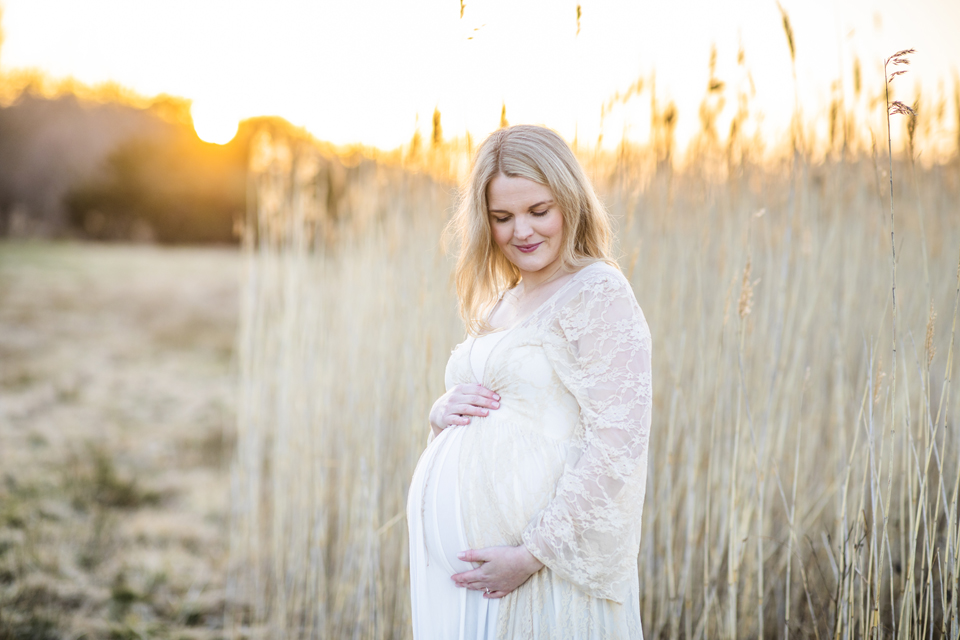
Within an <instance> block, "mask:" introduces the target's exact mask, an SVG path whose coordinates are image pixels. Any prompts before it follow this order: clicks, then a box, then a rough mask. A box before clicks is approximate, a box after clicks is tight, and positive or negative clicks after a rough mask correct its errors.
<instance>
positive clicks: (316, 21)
mask: <svg viewBox="0 0 960 640" xmlns="http://www.w3.org/2000/svg"><path fill="white" fill-rule="evenodd" d="M781 2H782V6H783V9H784V10H785V11H786V13H787V14H788V15H789V18H790V21H791V23H792V27H793V31H794V35H795V42H796V63H797V83H798V84H797V86H798V88H799V93H800V96H801V100H800V103H801V108H802V110H803V112H804V113H805V114H807V115H808V116H810V115H813V116H815V115H816V114H818V113H824V112H825V111H826V109H827V108H828V104H829V100H830V96H831V91H839V90H843V91H845V92H846V94H847V97H848V98H850V97H851V94H852V91H853V90H852V69H853V60H854V58H855V57H856V58H859V59H860V61H861V64H862V69H863V78H864V85H865V87H867V88H868V89H869V90H870V91H871V92H873V93H876V92H879V91H880V90H881V89H882V87H883V71H882V61H883V58H884V57H885V56H889V55H890V54H892V53H893V52H895V51H897V50H899V49H904V48H909V47H912V48H916V49H917V53H916V55H914V56H913V64H912V66H911V70H910V74H908V75H906V76H902V77H900V78H897V81H896V83H895V86H896V89H897V92H898V97H900V98H901V99H904V101H909V102H912V99H911V96H912V95H913V93H914V92H915V90H916V87H917V84H918V83H919V84H920V86H921V87H922V91H923V95H925V96H927V97H928V98H932V97H933V96H934V95H935V94H936V90H937V87H938V83H940V84H941V85H942V84H943V83H944V82H946V85H943V87H944V88H945V89H946V90H947V91H952V86H953V85H952V83H953V77H954V75H955V74H956V73H958V72H960V38H958V37H956V34H957V33H960V0H915V1H914V2H911V3H905V2H901V1H898V0H872V1H868V0H803V1H800V0H781ZM578 5H579V7H580V20H579V24H578V20H577V7H578ZM0 6H2V7H3V17H2V28H3V31H4V35H5V40H4V42H3V45H2V49H0V70H5V69H6V70H9V69H13V68H27V67H29V68H39V69H41V70H44V71H45V72H47V73H49V74H50V75H52V76H54V77H65V76H72V77H75V78H76V79H78V80H80V81H82V82H85V83H91V84H94V83H98V82H102V81H107V80H111V81H116V82H119V83H121V84H123V85H126V86H129V87H130V88H132V89H134V90H136V91H137V92H139V93H141V94H145V95H155V94H159V93H168V94H173V95H179V96H183V97H185V98H188V99H191V100H192V101H193V116H194V121H195V124H196V128H197V130H198V133H199V134H200V135H201V137H202V138H204V139H207V140H209V141H215V142H225V141H226V140H228V139H229V137H230V136H232V133H233V132H234V131H235V130H236V125H237V123H238V121H239V120H241V119H243V118H247V117H252V116H258V115H279V116H282V117H284V118H286V119H287V120H289V121H290V122H292V123H293V124H295V125H298V126H303V127H305V128H307V129H308V130H309V131H310V132H311V133H313V134H314V135H315V136H317V137H318V138H320V139H323V140H327V141H330V142H333V143H336V144H349V143H362V144H367V145H372V146H377V147H380V148H383V149H390V148H395V147H397V146H399V145H401V144H403V143H405V142H407V141H409V139H410V138H411V136H412V134H413V132H414V131H415V130H416V129H417V128H418V127H419V128H420V130H421V131H422V132H423V133H424V135H429V129H430V123H431V118H432V114H433V112H434V109H438V110H439V111H440V112H441V115H442V126H443V130H444V133H445V135H447V136H461V135H463V134H465V133H466V132H467V131H470V132H471V134H472V135H473V136H474V137H477V136H483V135H485V134H486V133H488V132H490V131H491V130H493V129H495V128H497V126H498V125H499V122H500V111H501V107H502V106H503V105H506V110H507V119H508V120H509V121H510V122H511V123H512V124H513V123H520V122H527V123H535V124H545V125H547V126H550V127H553V128H554V129H556V130H558V131H559V132H560V133H561V134H563V135H564V136H565V137H567V138H568V139H573V138H574V137H575V136H576V137H577V138H579V139H581V140H590V141H595V140H597V138H598V137H599V136H600V134H601V133H602V134H603V136H604V140H605V144H616V142H618V141H619V140H620V139H621V137H622V136H626V137H627V138H629V139H632V140H636V141H643V140H645V139H646V137H647V136H648V135H649V117H650V108H649V105H650V88H651V86H652V85H653V82H652V81H653V79H654V78H655V87H656V95H657V98H658V100H660V101H661V103H665V102H666V101H667V100H672V101H673V102H675V104H676V105H677V108H678V111H679V120H678V127H677V136H678V139H679V140H680V141H681V142H682V141H684V140H688V139H689V137H690V136H692V135H693V133H694V132H695V131H696V130H697V129H698V127H699V120H698V116H697V110H698V106H699V104H700V101H701V100H702V98H703V95H704V92H705V89H706V87H707V83H708V80H709V71H708V61H709V59H710V51H711V48H712V47H716V50H717V69H716V76H717V78H718V79H720V80H723V81H724V82H725V83H726V86H727V88H728V95H727V101H728V104H729V103H731V102H733V101H735V97H734V96H733V94H732V92H733V91H736V90H738V89H743V90H745V91H747V90H749V88H750V87H751V81H752V87H753V88H754V91H755V93H754V94H753V96H752V98H751V104H752V108H753V109H754V110H755V111H756V112H757V113H759V114H760V115H761V117H762V130H763V133H764V135H766V136H768V137H775V136H778V135H783V132H784V131H785V130H786V128H787V126H788V123H789V120H790V116H791V113H792V109H793V105H794V84H793V79H792V74H791V60H790V53H789V49H788V46H787V42H786V38H785V37H784V31H783V27H782V22H781V14H780V9H779V8H778V5H777V2H776V0H736V1H733V0H730V1H721V0H673V1H672V2H663V1H659V2H650V1H648V0H580V2H579V3H578V2H576V1H568V0H465V4H464V5H463V6H462V10H463V15H462V17H461V3H460V0H418V1H406V2H405V1H402V0H386V1H376V0H367V1H364V2H352V1H347V0H269V1H267V0H256V1H254V0H84V2H77V1H76V0H0ZM578 27H579V33H578ZM741 49H742V50H743V52H744V57H745V64H744V65H743V66H742V67H740V66H738V63H737V58H738V51H740V50H741ZM748 73H749V76H748ZM638 78H643V79H644V81H645V83H644V88H645V90H644V92H642V93H641V94H640V96H639V97H636V98H634V99H632V100H629V101H627V102H626V103H624V104H615V105H614V106H613V108H612V109H610V110H609V112H608V113H607V114H606V116H605V117H604V118H601V107H602V106H603V105H604V104H606V103H608V102H609V101H610V99H611V98H612V97H613V96H614V95H616V94H617V92H620V93H621V94H622V93H624V92H626V90H627V89H628V88H629V87H630V86H631V85H633V84H634V82H635V81H636V80H637V79H638ZM838 79H839V80H840V81H841V83H840V85H838V86H837V87H835V88H831V87H832V85H833V84H834V83H835V82H836V81H837V80H838ZM727 111H728V112H729V111H731V109H730V108H729V107H728V109H727ZM877 118H878V119H879V118H880V115H879V112H878V115H877Z"/></svg>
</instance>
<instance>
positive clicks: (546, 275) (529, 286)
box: [520, 258, 563, 294]
mask: <svg viewBox="0 0 960 640" xmlns="http://www.w3.org/2000/svg"><path fill="white" fill-rule="evenodd" d="M562 272H563V260H560V259H559V258H558V259H557V260H556V262H555V263H554V264H551V265H547V266H546V267H544V268H543V269H540V270H539V271H534V272H532V273H531V272H526V271H521V272H520V278H521V280H522V282H523V292H524V294H528V293H530V292H531V291H535V290H536V289H539V288H540V287H542V286H543V285H545V284H547V283H548V282H550V281H551V280H554V279H555V278H556V277H557V276H559V275H560V274H561V273H562Z"/></svg>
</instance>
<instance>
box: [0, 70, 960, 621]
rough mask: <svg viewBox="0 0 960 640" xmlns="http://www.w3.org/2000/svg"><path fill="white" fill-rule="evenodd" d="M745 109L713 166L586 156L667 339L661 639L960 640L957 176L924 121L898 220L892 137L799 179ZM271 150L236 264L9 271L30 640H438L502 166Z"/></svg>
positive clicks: (823, 148) (955, 160) (649, 511)
mask: <svg viewBox="0 0 960 640" xmlns="http://www.w3.org/2000/svg"><path fill="white" fill-rule="evenodd" d="M721 109H722V104H721V103H720V101H719V98H718V96H717V95H714V90H713V89H712V88H711V90H710V92H708V95H707V97H706V98H705V102H704V107H702V108H701V113H700V116H701V119H702V121H703V124H704V130H703V132H702V135H701V137H700V138H698V139H697V140H695V141H694V143H693V145H692V146H691V148H690V149H689V150H688V151H687V153H686V154H685V156H684V158H682V159H678V158H677V157H675V155H676V151H675V150H674V149H673V143H672V129H671V126H672V125H671V122H675V118H676V112H675V111H671V108H668V107H664V106H663V105H661V106H660V107H657V106H656V105H654V108H653V112H654V122H653V124H652V130H653V133H654V135H653V136H652V141H651V143H650V145H648V146H640V145H635V144H630V143H628V142H626V141H625V142H624V143H622V144H621V145H620V146H619V147H618V148H617V150H616V151H603V150H596V149H593V148H592V147H588V146H585V145H582V144H578V145H577V152H578V154H579V156H580V157H581V160H582V161H583V163H584V165H585V166H586V167H587V170H588V173H589V174H590V175H591V176H592V177H593V179H594V181H595V183H596V185H597V188H598V191H599V193H600V195H601V197H602V199H603V200H604V201H605V203H606V204H607V206H608V207H609V209H610V211H611V213H612V214H613V216H614V218H615V220H616V226H617V242H618V249H617V251H618V258H619V261H620V264H621V267H622V269H623V271H624V273H625V274H626V275H627V277H628V278H629V280H630V281H631V283H632V284H633V286H634V290H635V292H636V295H637V299H638V300H639V302H640V305H641V307H642V308H643V310H644V313H645V315H646V318H647V320H648V322H649V325H650V327H651V330H652V333H653V344H654V390H655V398H654V418H653V430H652V435H651V444H650V447H651V449H650V458H649V459H650V467H649V476H648V480H647V498H646V505H645V510H644V516H643V521H642V525H641V526H642V532H643V534H642V547H641V556H640V573H641V575H640V581H641V587H642V593H643V596H642V602H641V611H642V614H643V617H644V625H645V635H646V637H648V638H661V637H662V638H680V637H683V638H730V637H744V638H751V637H765V638H766V637H769V638H786V637H790V636H793V637H819V638H828V637H833V638H861V637H862V638H866V637H871V638H874V637H877V638H879V637H884V638H893V637H896V638H912V637H921V636H923V637H956V636H957V635H958V634H960V602H958V600H957V590H958V588H960V550H958V536H960V515H958V495H960V435H958V433H957V429H958V426H960V423H958V418H957V416H958V412H960V395H958V393H957V390H956V389H954V386H955V385H954V383H953V381H952V376H953V371H954V365H953V358H954V356H955V353H956V351H957V347H956V346H955V344H954V339H955V333H956V331H955V329H956V319H957V303H958V294H960V210H958V205H957V203H958V202H960V154H956V153H955V154H953V155H949V156H943V157H937V158H931V159H929V160H925V161H924V162H914V161H913V160H912V159H913V158H916V157H917V155H918V152H919V151H920V150H921V149H922V145H923V144H926V142H925V141H927V140H930V139H932V138H931V136H932V137H936V136H937V135H940V134H937V131H940V130H941V129H939V128H938V127H941V128H942V127H944V126H946V125H945V124H944V123H943V122H941V121H939V120H938V121H937V122H934V123H932V124H931V121H924V120H921V121H920V123H921V126H920V127H919V128H916V127H915V129H914V131H913V132H912V133H910V138H909V143H908V144H905V145H904V146H905V149H906V150H905V151H902V152H901V151H897V152H896V154H895V157H894V159H893V162H892V168H893V192H894V199H893V204H892V209H891V203H890V201H889V189H890V185H889V180H890V170H889V165H888V159H887V157H886V156H885V154H884V152H883V145H882V144H881V143H879V142H875V143H871V142H869V141H870V136H868V135H866V134H865V133H864V130H863V129H862V126H861V130H860V132H859V133H857V130H856V126H857V125H856V123H854V122H852V121H849V122H848V121H847V120H843V119H841V120H842V122H841V121H839V120H836V119H834V120H831V123H832V124H831V126H830V131H831V134H830V137H829V143H826V142H825V143H823V144H821V145H820V146H819V147H817V149H816V150H814V149H813V146H814V145H813V144H812V143H806V144H805V143H804V142H803V140H804V139H806V140H811V139H812V134H811V133H810V132H806V133H804V132H801V131H800V130H799V128H798V129H797V131H795V132H794V138H793V142H792V144H790V143H785V144H783V145H782V146H783V147H784V148H786V149H788V150H787V151H786V152H781V153H770V152H769V151H764V149H763V148H762V145H761V144H760V143H759V142H758V141H757V140H755V139H752V138H749V137H747V136H746V134H743V133H742V132H743V131H744V130H745V129H737V128H735V127H731V133H730V134H729V136H726V137H724V136H720V135H719V134H718V133H717V130H716V122H715V120H716V116H717V114H718V113H719V112H720V110H721ZM671 113H672V115H670V114H671ZM711 114H712V115H711ZM834 115H836V114H834ZM744 117H745V116H744ZM832 117H833V116H832ZM438 120H439V116H438ZM735 122H736V120H735ZM744 123H746V120H744V121H743V122H741V124H744ZM838 123H839V124H838ZM834 124H838V126H839V129H837V131H841V133H835V131H834V127H833V125H834ZM914 124H915V125H916V122H915V121H914ZM895 126H896V127H897V132H898V134H899V133H900V132H901V127H902V126H903V124H902V123H901V122H900V121H895ZM738 131H740V132H741V133H737V132H738ZM917 131H919V132H920V134H917ZM923 131H927V133H926V134H923ZM931 132H932V133H931ZM438 133H439V129H438ZM915 134H916V135H917V137H916V138H914V135H915ZM921 134H922V135H921ZM272 135H273V137H270V135H268V134H264V135H262V136H260V137H259V138H255V139H254V142H252V143H251V148H252V150H253V151H252V154H253V155H252V157H251V161H250V172H249V180H248V188H247V216H246V221H245V223H244V224H243V225H241V229H240V230H241V232H242V236H243V240H242V248H241V249H240V250H239V251H236V250H231V249H170V248H166V249H161V248H158V247H153V246H149V245H101V244H76V243H16V242H5V243H3V244H0V470H2V476H3V477H2V484H0V640H7V639H8V638H59V637H69V638H101V637H109V638H141V637H160V638H181V637H182V638H194V637H196V638H207V637H210V638H219V637H235V638H270V639H272V638H409V637H410V636H411V631H410V624H409V603H408V584H407V581H408V572H407V555H406V554H407V552H406V546H407V536H406V523H405V521H404V505H405V499H406V490H407V487H408V484H409V479H410V476H411V473H412V471H413V468H414V466H415V464H416V461H417V459H418V456H419V455H420V452H421V451H422V449H423V447H424V445H425V442H426V436H427V430H428V425H427V420H426V416H427V412H428V409H429V407H430V405H431V404H432V402H433V400H434V399H435V398H436V397H437V396H438V395H439V394H440V393H441V392H442V389H443V370H444V366H445V363H446V360H447V356H448V354H449V352H450V350H451V349H452V348H453V347H454V346H455V345H456V344H457V343H458V342H460V341H461V340H462V339H463V338H464V331H463V327H462V324H461V323H460V321H459V319H458V317H457V313H456V299H455V293H454V291H453V288H452V277H451V269H452V264H453V261H452V258H451V256H450V254H449V253H448V252H445V251H444V250H443V248H442V246H441V237H442V231H443V227H444V224H445V223H446V221H447V220H448V219H449V216H450V214H451V212H452V208H453V207H454V206H455V202H456V188H457V179H458V176H461V175H462V174H463V170H464V167H465V166H466V165H467V163H468V161H469V153H470V149H471V147H472V146H473V144H474V143H473V141H471V140H469V139H468V140H460V141H454V142H451V141H446V142H445V141H444V140H443V137H442V134H441V135H437V136H436V138H435V139H434V140H431V141H423V140H420V139H419V138H415V139H414V140H413V141H412V142H411V144H410V145H409V147H408V148H406V149H404V150H402V151H400V152H396V153H393V154H389V155H380V156H376V154H369V153H366V154H365V152H361V151H357V150H353V151H349V152H344V151H342V150H341V153H339V154H338V153H334V152H332V151H331V150H330V149H329V148H321V147H319V146H317V145H316V144H314V143H312V142H309V141H305V140H302V139H299V138H297V137H296V136H290V135H286V134H282V133H280V132H278V131H277V130H273V134H272ZM924 136H926V137H924ZM941 137H942V136H941ZM873 139H874V140H879V139H880V135H879V134H874V136H873ZM915 145H916V146H915ZM894 249H895V252H896V264H895V266H894V261H893V257H892V256H893V252H894ZM894 281H895V282H896V286H895V300H896V303H895V304H894V295H893V294H894Z"/></svg>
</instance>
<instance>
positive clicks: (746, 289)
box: [738, 257, 756, 320]
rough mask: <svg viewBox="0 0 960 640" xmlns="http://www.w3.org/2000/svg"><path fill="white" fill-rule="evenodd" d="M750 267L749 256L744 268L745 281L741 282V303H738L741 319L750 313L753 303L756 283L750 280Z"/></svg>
mask: <svg viewBox="0 0 960 640" xmlns="http://www.w3.org/2000/svg"><path fill="white" fill-rule="evenodd" d="M750 269H751V263H750V258H749V257H748V258H747V266H746V267H744V268H743V281H742V282H741V283H740V304H739V305H738V312H739V313H740V319H741V320H743V319H744V318H746V317H747V316H748V315H750V310H751V307H752V305H753V285H754V284H756V283H754V282H751V281H750Z"/></svg>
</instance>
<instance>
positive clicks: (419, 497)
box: [407, 427, 472, 575]
mask: <svg viewBox="0 0 960 640" xmlns="http://www.w3.org/2000/svg"><path fill="white" fill-rule="evenodd" d="M462 436H463V428H462V427H454V428H448V429H445V430H444V431H443V432H441V433H440V435H439V436H437V437H436V438H435V439H434V440H433V442H431V443H430V446H428V447H427V449H426V451H424V452H423V455H422V456H421V457H420V461H419V462H418V463H417V468H416V470H415V471H414V472H413V479H412V480H411V482H410V494H409V497H408V499H407V520H408V522H409V523H410V530H411V534H413V533H414V532H415V531H419V532H420V535H421V536H422V540H423V544H424V546H425V547H426V551H427V557H428V562H438V563H439V564H440V566H442V567H443V568H444V569H445V570H446V571H447V573H449V574H450V575H453V574H455V573H460V572H462V571H467V570H469V569H471V568H472V566H471V564H470V563H468V562H463V561H462V560H459V559H458V558H457V554H459V553H460V552H461V551H464V550H465V549H468V548H469V546H468V545H467V542H466V536H465V534H464V529H463V519H462V517H461V509H460V489H459V487H458V475H459V464H460V445H461V441H462ZM416 537H417V536H416V535H411V538H416Z"/></svg>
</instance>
